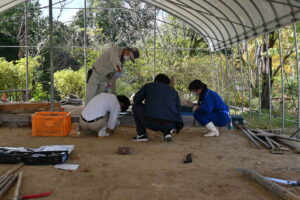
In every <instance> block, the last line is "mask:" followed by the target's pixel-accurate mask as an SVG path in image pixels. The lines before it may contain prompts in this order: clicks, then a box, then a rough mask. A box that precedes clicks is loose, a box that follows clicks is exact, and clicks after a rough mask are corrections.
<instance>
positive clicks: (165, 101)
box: [132, 74, 183, 142]
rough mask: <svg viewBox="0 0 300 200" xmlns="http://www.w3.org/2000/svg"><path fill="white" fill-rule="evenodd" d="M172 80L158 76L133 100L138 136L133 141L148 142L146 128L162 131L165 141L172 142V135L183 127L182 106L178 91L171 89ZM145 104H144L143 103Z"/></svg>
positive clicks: (161, 75) (162, 75) (164, 76)
mask: <svg viewBox="0 0 300 200" xmlns="http://www.w3.org/2000/svg"><path fill="white" fill-rule="evenodd" d="M169 85H170V78H169V77H168V76H166V75H165V74H158V75H157V76H156V77H155V79H154V82H152V83H148V84H146V85H144V86H143V87H142V88H141V89H140V90H139V91H138V92H137V93H136V94H135V96H134V98H133V102H134V105H133V108H132V111H133V117H134V121H135V123H136V126H137V128H136V130H137V136H135V137H134V138H133V139H132V140H133V141H148V134H147V132H146V128H149V129H151V130H153V131H161V132H162V133H163V134H164V141H166V142H170V141H172V140H173V139H172V136H171V134H172V133H174V132H179V131H180V130H181V129H182V127H183V120H182V117H181V115H180V111H181V104H180V99H179V96H178V93H177V91H176V90H175V89H174V88H172V87H170V86H169ZM143 102H144V103H143Z"/></svg>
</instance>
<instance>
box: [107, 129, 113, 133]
mask: <svg viewBox="0 0 300 200" xmlns="http://www.w3.org/2000/svg"><path fill="white" fill-rule="evenodd" d="M106 133H109V134H113V133H114V129H109V128H108V129H106Z"/></svg>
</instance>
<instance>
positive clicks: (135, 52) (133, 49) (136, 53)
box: [124, 47, 140, 59]
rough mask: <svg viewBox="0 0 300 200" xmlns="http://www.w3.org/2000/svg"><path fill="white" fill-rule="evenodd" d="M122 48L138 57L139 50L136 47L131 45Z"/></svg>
mask: <svg viewBox="0 0 300 200" xmlns="http://www.w3.org/2000/svg"><path fill="white" fill-rule="evenodd" d="M124 49H125V50H128V51H131V52H132V55H133V57H134V59H136V58H139V57H140V52H139V49H138V48H135V47H133V48H131V47H125V48H124Z"/></svg>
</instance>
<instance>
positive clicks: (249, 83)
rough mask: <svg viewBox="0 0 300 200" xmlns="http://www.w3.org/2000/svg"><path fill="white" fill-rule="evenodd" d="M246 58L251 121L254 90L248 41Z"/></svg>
mask: <svg viewBox="0 0 300 200" xmlns="http://www.w3.org/2000/svg"><path fill="white" fill-rule="evenodd" d="M246 57H247V65H248V92H249V94H248V95H249V96H248V101H249V120H251V117H252V110H251V109H252V107H251V98H252V96H251V95H252V89H251V79H252V74H251V72H252V70H251V64H250V58H249V50H248V42H247V41H246Z"/></svg>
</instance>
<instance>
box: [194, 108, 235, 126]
mask: <svg viewBox="0 0 300 200" xmlns="http://www.w3.org/2000/svg"><path fill="white" fill-rule="evenodd" d="M194 118H195V119H196V120H197V121H198V122H199V124H201V125H202V126H205V125H206V124H208V123H209V122H212V123H213V124H214V125H215V126H226V124H228V123H229V122H230V116H229V114H227V113H223V112H212V113H209V114H203V113H200V112H199V111H197V110H196V111H195V112H194Z"/></svg>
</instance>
